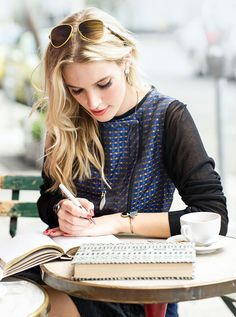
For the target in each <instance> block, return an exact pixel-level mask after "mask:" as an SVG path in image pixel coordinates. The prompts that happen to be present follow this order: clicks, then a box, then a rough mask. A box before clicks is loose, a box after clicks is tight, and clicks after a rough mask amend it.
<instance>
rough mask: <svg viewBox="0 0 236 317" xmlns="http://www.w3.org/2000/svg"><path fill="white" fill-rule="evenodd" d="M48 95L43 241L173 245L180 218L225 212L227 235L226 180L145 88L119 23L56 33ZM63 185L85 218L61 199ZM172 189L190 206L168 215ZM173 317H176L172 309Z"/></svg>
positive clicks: (85, 304)
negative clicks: (115, 238) (116, 237)
mask: <svg viewBox="0 0 236 317" xmlns="http://www.w3.org/2000/svg"><path fill="white" fill-rule="evenodd" d="M45 93H46V97H47V103H48V107H47V117H46V128H47V141H46V152H45V162H44V168H43V177H44V184H43V186H42V188H41V197H40V198H39V200H38V208H39V213H40V217H41V218H42V220H43V221H44V222H46V223H47V224H48V225H49V227H50V229H48V230H47V231H46V234H48V235H51V236H57V235H73V236H84V235H86V236H87V235H89V236H97V235H104V234H117V233H120V232H126V233H135V234H140V235H144V236H152V237H159V238H167V237H169V236H170V235H176V234H179V233H180V221H179V219H180V216H181V215H183V214H185V213H189V212H196V211H213V212H216V213H219V214H220V215H221V218H222V223H221V234H223V235H225V234H226V232H227V224H228V217H227V210H226V199H225V197H224V194H223V192H222V186H221V182H220V177H219V175H218V174H217V173H216V171H215V170H214V161H213V160H212V159H211V158H209V157H208V156H207V154H206V152H205V150H204V147H203V144H202V142H201V139H200V136H199V134H198V131H197V129H196V127H195V125H194V122H193V120H192V118H191V116H190V114H189V112H188V110H187V108H186V105H184V104H183V103H181V102H180V101H178V100H175V99H174V98H172V97H169V96H164V95H162V94H161V93H160V92H158V91H157V89H156V88H155V87H152V86H149V85H147V84H144V83H143V82H142V81H141V79H140V77H139V76H138V72H137V48H136V45H135V42H134V40H133V38H132V36H131V35H130V33H129V32H127V30H125V29H124V28H123V27H122V26H121V25H120V24H119V23H118V22H117V21H116V20H115V19H114V18H112V17H111V16H109V15H108V14H106V13H104V12H102V11H100V10H98V9H96V8H89V9H86V10H84V11H82V12H79V13H76V14H74V15H72V16H70V17H68V18H66V19H65V20H64V21H63V22H62V23H61V24H59V25H58V26H56V27H55V28H54V29H53V30H52V32H51V34H50V43H49V46H48V48H47V51H46V54H45ZM60 183H64V185H66V187H67V188H68V189H70V190H71V191H72V192H73V193H74V194H75V195H76V197H79V198H78V199H79V201H80V203H81V204H82V205H83V207H84V209H83V210H82V209H79V208H78V207H76V206H75V205H73V203H72V202H71V201H70V200H68V199H66V198H65V197H64V196H63V195H62V193H61V191H60V190H59V189H58V186H59V184H60ZM175 188H177V189H178V191H179V193H180V195H181V197H182V200H183V201H184V203H185V204H186V205H187V207H186V208H185V209H184V210H178V211H174V212H168V211H169V209H170V206H171V203H172V200H173V192H174V189H175ZM130 213H131V214H132V216H133V214H137V216H136V217H130ZM91 217H94V219H95V222H96V224H94V223H93V222H92V221H91ZM73 302H74V303H75V305H76V307H77V308H78V311H79V313H80V315H81V316H82V317H83V316H96V317H97V316H103V317H104V316H144V311H143V306H142V305H125V304H112V303H99V302H92V301H86V300H80V299H75V298H73ZM168 306H169V305H168ZM171 308H172V310H174V311H172V313H171V310H170V309H171ZM167 316H177V311H176V306H175V305H174V304H172V307H171V306H169V311H167Z"/></svg>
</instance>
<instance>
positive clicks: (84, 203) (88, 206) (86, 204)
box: [79, 198, 94, 216]
mask: <svg viewBox="0 0 236 317" xmlns="http://www.w3.org/2000/svg"><path fill="white" fill-rule="evenodd" d="M79 201H80V203H81V205H82V206H83V207H84V208H85V209H86V210H87V211H88V212H89V213H90V214H91V215H92V216H94V204H93V203H92V202H91V201H89V200H88V199H86V198H79Z"/></svg>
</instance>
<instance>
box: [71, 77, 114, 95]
mask: <svg viewBox="0 0 236 317" xmlns="http://www.w3.org/2000/svg"><path fill="white" fill-rule="evenodd" d="M111 85H112V81H111V79H110V80H109V81H108V82H107V83H105V84H97V86H98V87H99V89H102V90H103V89H107V88H109V87H110V86H111ZM82 91H83V89H80V88H79V89H71V93H72V94H73V95H79V94H80V93H81V92H82Z"/></svg>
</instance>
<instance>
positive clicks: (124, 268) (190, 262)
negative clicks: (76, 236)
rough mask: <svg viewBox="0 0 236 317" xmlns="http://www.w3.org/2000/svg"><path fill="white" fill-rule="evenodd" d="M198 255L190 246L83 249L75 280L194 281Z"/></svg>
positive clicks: (164, 244)
mask: <svg viewBox="0 0 236 317" xmlns="http://www.w3.org/2000/svg"><path fill="white" fill-rule="evenodd" d="M195 259H196V251H195V248H194V244H193V243H191V242H183V243H178V242H150V241H148V240H146V241H145V242H140V241H139V242H135V241H134V242H130V243H128V242H123V241H121V242H120V243H118V244H115V243H111V244H106V245H104V244H103V243H101V244H96V245H95V244H94V245H86V244H84V245H82V246H81V247H80V249H79V250H78V251H77V253H76V255H75V256H74V259H73V261H72V263H74V265H75V266H74V279H75V280H106V279H108V280H110V279H143V278H145V279H158V278H177V279H191V278H193V277H194V264H195Z"/></svg>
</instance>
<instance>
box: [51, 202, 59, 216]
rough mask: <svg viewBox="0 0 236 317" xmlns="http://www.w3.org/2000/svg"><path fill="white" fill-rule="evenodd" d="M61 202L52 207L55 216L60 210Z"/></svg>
mask: <svg viewBox="0 0 236 317" xmlns="http://www.w3.org/2000/svg"><path fill="white" fill-rule="evenodd" d="M60 203H61V202H60V201H59V202H58V203H57V204H55V205H54V206H53V208H52V209H53V211H54V212H55V214H56V215H57V214H58V212H59V210H60V208H61V204H60Z"/></svg>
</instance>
